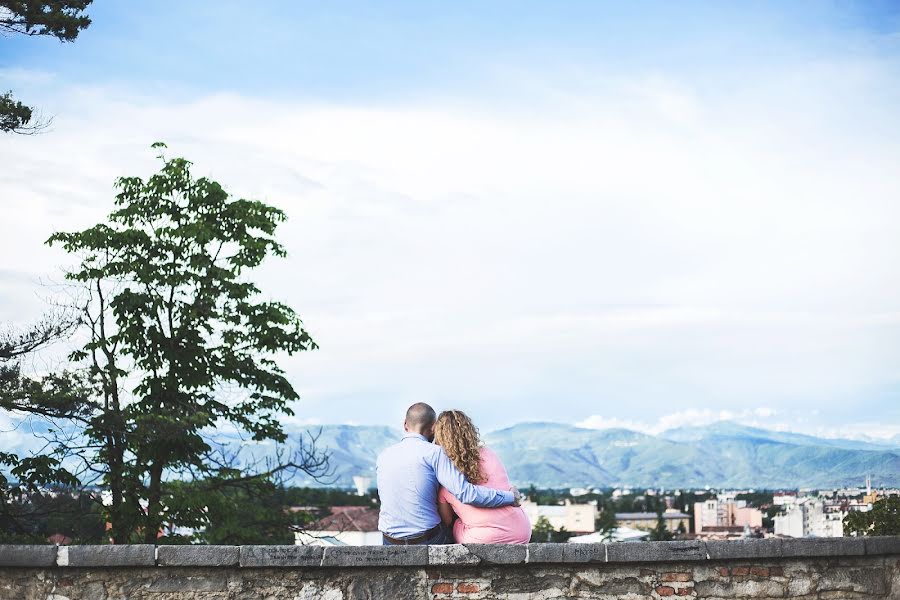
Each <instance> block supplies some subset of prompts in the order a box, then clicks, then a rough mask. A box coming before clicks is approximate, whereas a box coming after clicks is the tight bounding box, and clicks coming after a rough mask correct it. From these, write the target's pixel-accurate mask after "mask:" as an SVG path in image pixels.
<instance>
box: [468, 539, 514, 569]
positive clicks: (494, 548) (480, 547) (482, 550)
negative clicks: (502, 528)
mask: <svg viewBox="0 0 900 600" xmlns="http://www.w3.org/2000/svg"><path fill="white" fill-rule="evenodd" d="M466 549H468V551H469V552H471V553H472V554H473V555H475V556H477V557H478V558H479V559H481V562H482V563H483V564H490V565H516V564H522V563H524V562H525V557H526V554H527V552H528V551H527V548H526V547H525V545H524V544H466Z"/></svg>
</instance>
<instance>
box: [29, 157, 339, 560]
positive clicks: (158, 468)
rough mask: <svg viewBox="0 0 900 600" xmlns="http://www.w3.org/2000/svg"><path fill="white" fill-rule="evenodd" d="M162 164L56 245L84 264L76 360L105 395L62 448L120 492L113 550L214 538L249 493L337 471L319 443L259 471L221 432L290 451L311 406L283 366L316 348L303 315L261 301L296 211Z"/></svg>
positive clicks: (181, 162)
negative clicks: (167, 537)
mask: <svg viewBox="0 0 900 600" xmlns="http://www.w3.org/2000/svg"><path fill="white" fill-rule="evenodd" d="M154 147H164V145H162V144H155V145H154ZM159 158H160V160H161V161H162V168H161V170H160V171H159V172H158V173H157V174H155V175H153V176H151V177H150V178H148V179H146V180H145V179H142V178H140V177H123V178H120V179H118V180H117V182H116V186H117V188H118V190H119V193H118V194H117V196H116V201H115V204H116V207H117V208H116V210H114V211H113V212H112V213H111V214H110V215H109V218H108V222H106V223H100V224H98V225H96V226H94V227H91V228H89V229H86V230H84V231H78V232H70V233H56V234H54V235H53V236H52V237H51V238H50V240H49V241H48V243H50V244H53V245H61V246H62V247H63V248H64V249H65V250H66V251H67V252H69V253H72V254H73V255H76V256H78V257H79V258H80V263H79V264H78V266H77V268H75V269H74V270H73V271H71V272H70V273H68V274H67V276H66V277H67V279H69V280H70V281H71V282H73V283H74V284H75V285H76V286H79V287H80V289H81V290H82V292H83V293H84V297H83V298H82V301H81V304H80V306H81V311H82V312H81V323H82V325H83V329H84V335H85V338H86V339H87V341H86V343H85V344H84V345H83V347H81V349H79V350H77V351H76V352H74V353H73V354H72V355H71V359H72V360H73V361H76V362H84V363H86V365H87V367H86V368H87V371H88V374H89V377H90V381H91V383H92V384H93V386H94V390H95V394H94V395H93V396H92V397H90V398H89V399H88V400H86V401H84V402H83V403H82V404H81V405H80V406H78V407H76V409H73V410H72V411H70V413H71V414H73V415H74V414H77V415H78V416H79V418H78V419H77V420H76V421H75V424H76V425H81V426H83V427H82V429H81V431H80V434H81V435H80V438H79V441H78V443H77V444H72V443H71V442H70V441H68V440H71V435H70V436H69V437H68V438H67V439H66V440H62V439H57V440H56V441H57V443H58V444H59V445H61V446H62V447H64V448H65V449H66V450H68V451H70V452H71V451H72V450H73V449H74V447H75V446H77V450H78V452H79V456H81V457H82V459H83V461H84V464H83V468H84V470H85V472H86V473H89V474H90V475H91V476H92V477H93V480H92V481H94V482H97V483H99V484H101V485H103V486H104V487H106V488H108V490H109V492H110V502H109V505H108V506H106V507H104V514H105V516H106V519H107V520H108V521H109V523H110V525H111V529H110V532H109V534H110V537H111V539H112V540H113V541H114V543H124V542H129V541H143V542H145V543H151V542H155V541H156V540H157V538H158V536H159V535H160V532H161V531H163V530H164V527H166V526H171V525H180V526H184V527H190V528H195V529H203V528H205V527H206V526H207V525H209V515H210V511H211V510H214V509H215V507H216V506H218V504H217V503H219V502H221V501H222V498H223V497H225V496H228V495H229V494H232V493H236V492H235V490H242V492H243V493H246V494H250V495H253V492H254V490H259V489H261V488H260V486H259V485H257V484H259V482H262V481H266V480H274V479H275V478H280V477H285V476H288V475H289V474H290V473H292V472H297V471H298V470H299V471H303V472H306V473H307V474H309V475H312V476H313V477H322V476H325V475H327V473H328V471H327V456H326V455H325V454H323V453H321V452H318V451H317V450H316V449H315V445H314V440H312V441H311V442H309V443H305V442H303V441H302V440H301V441H300V443H299V444H298V445H295V447H294V449H293V450H292V451H291V452H290V453H287V452H285V451H282V452H279V453H278V455H277V456H276V458H275V460H274V461H273V460H269V461H266V462H265V463H264V464H263V463H261V462H258V461H256V462H252V463H251V464H249V465H248V464H246V463H242V462H241V461H240V460H239V458H238V457H236V456H234V455H229V454H228V453H227V452H225V451H224V450H223V447H222V446H218V445H217V444H216V441H215V439H214V433H215V430H216V429H218V428H222V427H232V428H234V429H236V430H237V431H239V432H241V433H242V434H243V435H244V436H245V437H246V438H248V439H250V440H254V441H267V440H268V441H272V442H275V443H276V444H279V445H282V446H281V447H282V448H283V444H284V443H285V442H286V441H287V438H286V435H285V433H284V431H283V429H282V427H281V424H280V419H281V417H282V416H284V415H291V414H293V410H292V409H291V403H292V402H294V401H295V400H297V399H298V396H297V393H296V391H295V390H294V388H293V386H292V385H291V383H290V382H289V381H288V380H287V378H286V377H285V375H284V372H283V371H282V370H281V368H280V367H279V366H278V363H277V362H276V360H275V355H276V354H288V355H290V354H294V353H297V352H302V351H306V350H311V349H313V348H315V347H316V345H315V343H314V342H313V340H312V339H311V337H310V336H309V334H308V333H307V332H306V331H305V330H304V328H303V325H302V323H301V321H300V319H299V317H298V316H297V314H296V313H295V312H294V311H293V310H292V309H291V308H290V307H289V306H287V305H285V304H283V303H280V302H275V301H269V300H263V299H261V298H260V296H261V291H260V289H259V288H258V287H257V286H256V285H255V284H254V283H253V282H252V281H251V280H250V279H249V278H248V275H249V274H250V272H251V271H252V270H253V269H255V268H256V267H258V266H259V265H260V264H261V263H262V262H263V260H264V259H265V258H267V257H268V256H284V255H285V251H284V248H283V247H282V246H281V245H280V244H279V243H278V242H277V241H276V240H275V238H274V233H275V230H276V228H277V227H278V225H279V224H280V223H281V222H283V221H284V219H285V215H284V213H283V212H282V211H280V210H278V209H276V208H273V207H271V206H268V205H266V204H264V203H262V202H258V201H252V200H244V199H234V198H232V197H231V196H230V195H229V194H228V193H227V192H226V191H225V190H224V189H223V188H222V186H221V185H220V184H219V183H217V182H215V181H212V180H209V179H207V178H203V177H201V178H195V177H194V176H193V175H192V173H191V163H190V162H189V161H187V160H185V159H183V158H174V159H166V158H165V157H164V156H162V155H161V156H160V157H159ZM30 408H31V409H32V410H35V411H39V410H41V409H42V406H40V405H34V406H32V407H30ZM184 482H197V483H198V485H195V486H186V485H183V483H184Z"/></svg>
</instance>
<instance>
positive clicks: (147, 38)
mask: <svg viewBox="0 0 900 600" xmlns="http://www.w3.org/2000/svg"><path fill="white" fill-rule="evenodd" d="M182 4H183V3H176V2H164V3H155V4H154V5H153V6H152V7H143V9H142V10H141V11H140V12H139V13H138V12H135V11H133V10H132V9H130V7H129V5H127V4H126V3H121V2H120V3H116V2H111V3H97V4H96V5H92V6H91V7H90V8H89V10H88V13H89V14H90V15H91V18H92V19H93V23H92V25H91V26H90V27H89V28H88V29H87V30H86V31H85V32H83V33H82V34H81V35H80V36H79V38H78V40H76V41H75V42H74V43H72V44H65V45H63V44H59V43H58V42H56V41H54V40H47V39H34V38H26V37H21V36H20V37H6V38H0V91H5V90H6V89H12V90H14V91H15V93H16V96H17V97H19V98H21V99H23V100H24V101H27V102H28V103H30V104H33V105H35V106H37V107H38V108H39V109H41V111H42V112H43V114H44V115H45V116H48V117H49V116H52V117H53V123H52V126H51V127H50V128H49V129H48V130H47V131H46V132H44V133H42V134H41V135H38V136H33V137H21V136H6V137H4V138H0V163H2V164H3V165H4V166H3V168H2V169H0V199H2V203H3V209H4V211H5V213H6V215H7V216H8V217H11V218H14V221H15V224H14V226H13V225H12V221H11V220H10V218H7V219H5V222H4V227H3V235H2V236H0V257H2V258H0V287H2V294H0V322H11V323H17V324H23V325H24V324H26V323H27V322H29V321H33V320H35V319H37V318H38V317H39V316H40V315H41V314H42V313H43V312H45V311H46V309H47V305H46V304H45V303H44V301H43V298H44V297H45V296H47V295H49V294H50V291H48V288H45V287H42V285H41V284H42V282H47V281H50V282H53V281H57V282H58V281H61V279H62V276H61V271H60V269H61V268H62V267H65V266H66V265H69V264H71V262H70V259H69V258H68V257H67V256H65V255H64V254H63V253H62V252H61V251H59V250H58V249H52V248H47V247H46V246H44V245H43V242H44V240H46V239H47V237H49V235H50V234H51V233H53V232H54V231H58V230H71V229H75V228H83V227H88V226H90V225H93V224H94V223H97V222H99V221H101V220H102V219H103V218H104V216H105V215H106V214H107V213H108V212H110V211H111V210H112V208H113V204H112V202H113V196H114V192H113V188H112V184H113V181H114V180H115V178H116V177H118V176H122V175H148V174H150V173H151V172H153V170H154V169H155V168H156V163H155V162H154V156H155V152H154V151H152V150H151V149H150V147H149V146H150V144H151V143H153V142H155V141H157V140H162V141H165V142H166V143H167V144H168V145H169V149H168V151H167V153H168V155H170V156H175V155H178V156H186V157H187V158H189V159H191V160H192V161H194V163H195V167H194V171H195V173H196V174H201V175H208V176H210V177H212V178H214V179H216V180H218V181H220V182H221V183H223V185H225V187H226V188H227V189H228V190H229V191H231V192H232V193H234V194H235V195H237V196H243V197H248V198H256V199H260V200H264V201H266V202H269V203H271V204H274V205H276V206H278V207H279V208H282V209H284V210H285V211H286V212H287V213H288V216H289V221H288V222H287V223H286V224H285V225H284V226H283V227H282V229H281V230H280V232H279V236H278V237H279V239H280V241H282V242H283V243H284V244H285V246H286V248H287V250H288V252H289V256H288V258H287V259H273V260H269V261H268V262H267V263H266V264H265V267H264V268H263V269H262V270H261V272H260V276H259V278H258V280H259V282H260V284H261V287H262V288H263V290H264V291H265V292H266V294H267V295H268V296H271V297H274V298H278V299H279V300H282V301H285V302H287V303H288V304H290V305H291V306H292V307H293V308H295V309H296V310H297V311H298V312H299V314H300V315H301V316H302V317H303V319H304V322H305V324H306V326H307V328H308V329H309V331H310V332H311V334H312V335H313V337H314V338H315V339H316V341H317V342H318V343H319V344H320V346H321V348H320V349H319V350H317V351H315V352H310V353H301V354H299V355H297V356H295V357H292V358H290V359H285V360H284V362H283V364H284V366H285V368H286V370H287V372H288V374H289V376H290V378H291V381H292V383H293V384H294V386H295V387H296V389H297V390H298V391H299V392H300V394H301V401H300V403H299V404H298V405H297V407H296V411H297V417H294V418H291V419H288V420H289V421H290V420H293V421H294V422H296V423H312V424H315V423H341V422H351V423H357V424H385V425H391V426H397V425H398V424H399V421H401V420H402V414H403V411H404V410H405V408H406V406H407V405H408V404H410V403H412V402H415V401H420V400H421V401H426V402H429V403H431V404H433V405H434V406H435V408H437V409H439V410H440V409H442V408H451V407H453V408H461V409H463V410H466V411H467V412H469V413H470V414H471V415H472V416H473V418H474V419H475V421H476V423H477V424H479V426H481V427H482V428H484V429H485V430H494V429H499V428H501V427H503V426H506V425H510V424H513V423H517V422H522V421H538V420H539V421H554V422H566V423H571V424H579V425H581V426H585V427H593V428H604V427H615V426H626V427H629V428H632V429H637V430H644V431H650V432H655V431H661V430H662V429H664V428H667V426H668V425H669V424H672V423H676V422H684V423H694V424H705V423H711V422H716V421H718V420H736V421H739V422H743V423H748V424H753V425H756V426H763V427H766V428H773V429H783V430H788V431H798V432H804V433H811V434H815V435H820V436H825V437H861V436H867V437H875V438H878V437H880V438H889V437H892V436H895V435H898V434H900V408H898V407H900V369H898V364H900V279H898V278H897V276H896V265H897V264H900V242H898V240H900V218H898V217H900V208H898V205H897V201H896V199H897V197H898V192H900V173H898V172H897V169H896V167H895V165H896V164H897V162H898V159H900V146H898V144H897V142H896V140H897V139H900V136H898V134H900V109H898V108H897V107H898V106H900V75H898V73H900V68H898V67H900V18H898V17H900V10H898V8H897V7H896V5H892V4H891V3H889V2H875V3H867V4H866V5H865V6H862V5H855V6H851V5H839V4H830V3H822V2H809V3H804V2H798V3H791V4H790V5H789V6H787V5H784V4H783V3H759V4H755V5H754V6H753V7H728V6H724V5H710V4H703V3H698V4H690V3H689V4H680V5H679V6H678V7H675V6H673V5H668V4H664V3H647V4H640V5H637V4H629V5H628V6H614V5H600V4H596V3H569V4H568V5H567V9H566V10H561V9H559V7H556V6H554V7H553V8H552V9H551V8H550V7H545V6H541V5H540V4H538V3H503V2H501V3H492V4H491V5H489V6H484V5H476V4H474V3H472V4H467V3H462V4H458V5H454V7H452V8H447V9H445V11H442V12H440V13H439V12H437V11H436V10H434V9H432V8H428V7H426V6H421V5H419V4H416V3H386V4H379V5H378V6H377V7H376V6H371V5H368V4H365V3H356V4H352V6H350V7H346V6H345V7H343V9H342V10H338V9H337V8H336V7H328V6H320V5H314V4H311V3H310V4H307V3H296V4H293V3H292V4H291V5H290V6H286V5H277V4H273V3H260V4H259V5H257V6H254V8H253V9H252V10H248V9H246V8H245V7H242V6H241V5H240V4H238V3H228V2H226V3H218V2H217V3H213V2H195V3H190V4H189V5H182ZM700 7H702V8H703V10H699V8H700ZM348 8H349V10H348ZM161 31H167V32H169V35H167V36H165V40H166V41H165V42H164V43H161V42H160V41H159V40H160V37H159V34H160V32H161ZM47 360H53V359H52V356H51V358H48V359H47ZM36 368H38V369H39V368H40V363H38V365H37V366H36ZM4 419H6V420H7V421H8V416H5V415H0V422H2V421H3V420H4ZM6 424H8V423H4V425H6ZM5 428H6V427H3V426H0V429H5Z"/></svg>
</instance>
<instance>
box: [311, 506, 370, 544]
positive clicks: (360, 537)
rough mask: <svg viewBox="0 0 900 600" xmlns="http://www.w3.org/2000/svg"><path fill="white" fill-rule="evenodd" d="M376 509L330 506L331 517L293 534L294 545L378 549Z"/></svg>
mask: <svg viewBox="0 0 900 600" xmlns="http://www.w3.org/2000/svg"><path fill="white" fill-rule="evenodd" d="M381 541H382V538H381V532H380V531H378V509H377V508H371V507H368V506H332V507H331V514H330V515H328V516H327V517H325V518H323V519H319V520H318V521H316V522H315V523H311V524H310V525H308V526H307V527H306V529H305V530H304V531H298V532H296V533H295V534H294V543H295V544H296V545H298V546H380V545H381Z"/></svg>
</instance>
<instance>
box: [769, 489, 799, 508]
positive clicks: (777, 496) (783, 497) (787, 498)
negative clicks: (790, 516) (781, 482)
mask: <svg viewBox="0 0 900 600" xmlns="http://www.w3.org/2000/svg"><path fill="white" fill-rule="evenodd" d="M796 501H797V492H775V493H774V494H773V495H772V504H774V505H775V506H785V505H787V504H793V503H794V502H796Z"/></svg>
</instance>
